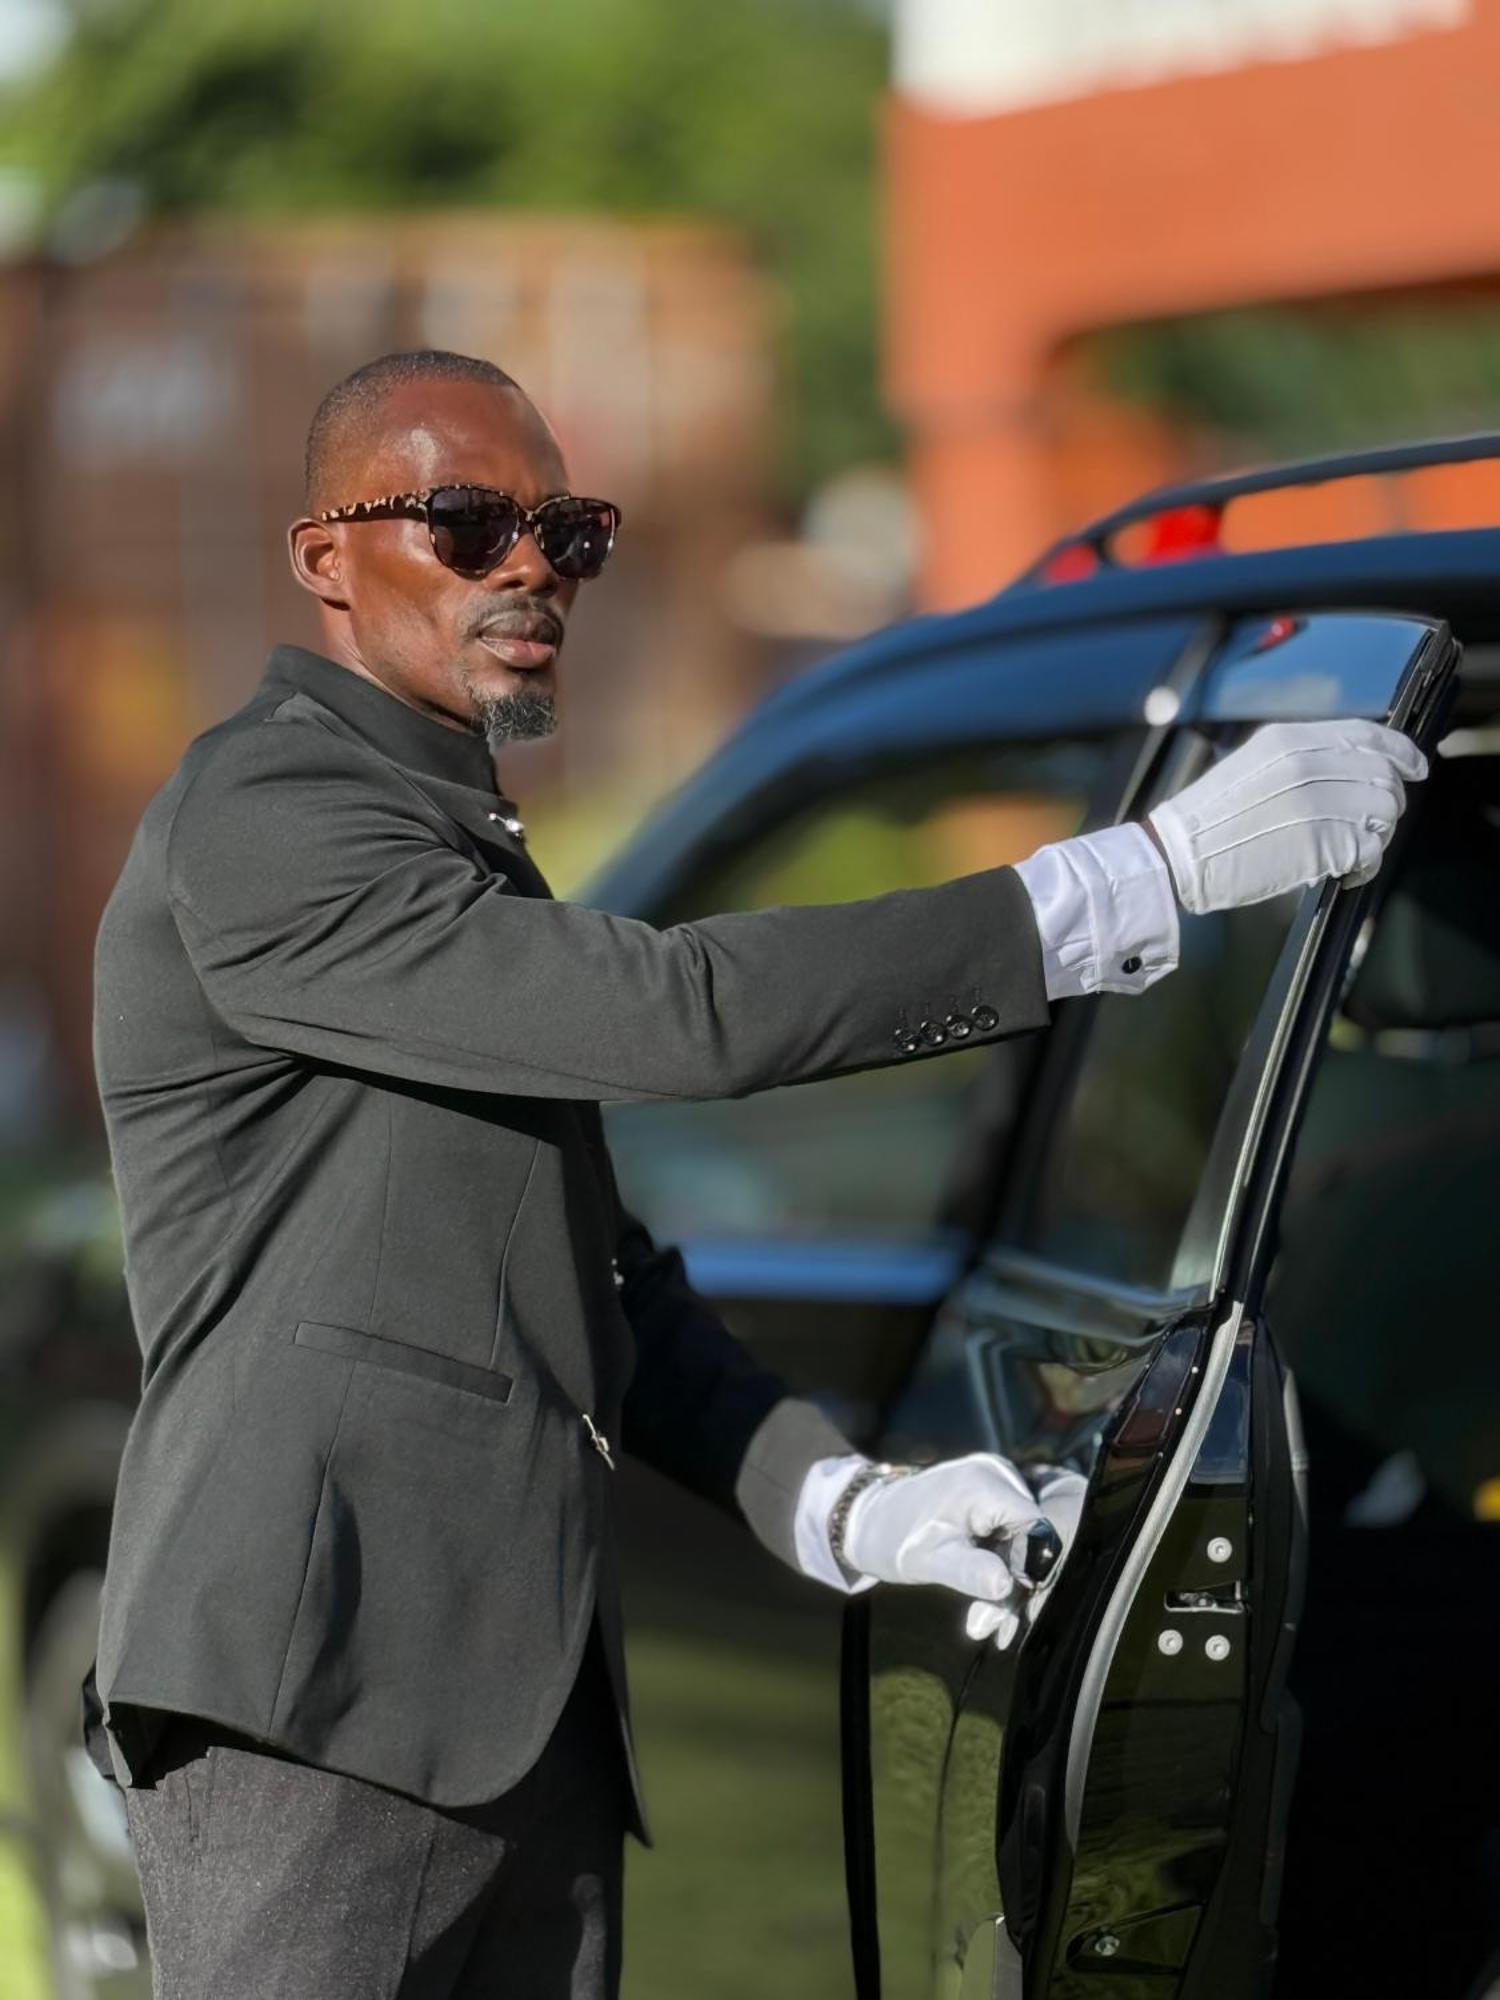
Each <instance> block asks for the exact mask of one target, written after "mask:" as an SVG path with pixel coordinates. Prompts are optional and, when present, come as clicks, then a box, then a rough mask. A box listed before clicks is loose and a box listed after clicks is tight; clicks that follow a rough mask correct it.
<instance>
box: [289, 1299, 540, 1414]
mask: <svg viewBox="0 0 1500 2000" xmlns="http://www.w3.org/2000/svg"><path fill="white" fill-rule="evenodd" d="M293 1338H294V1339H295V1341H296V1343H297V1345H298V1346H299V1347H315V1348H317V1349H318V1350H319V1352H320V1353H323V1354H335V1355H337V1356H338V1357H339V1358H340V1359H341V1360H343V1361H368V1362H370V1363H371V1364H372V1365H373V1366H374V1367H376V1368H389V1369H392V1370H393V1371H394V1372H395V1373H396V1374H398V1375H416V1376H418V1377H420V1378H421V1380H422V1381H424V1382H440V1383H442V1384H443V1386H444V1387H445V1388H449V1389H462V1390H463V1391H464V1392H465V1393H466V1394H467V1395H470V1396H483V1397H484V1398H486V1400H487V1401H489V1402H492V1403H508V1402H509V1401H510V1392H511V1390H512V1388H513V1387H514V1386H515V1384H514V1380H513V1378H512V1377H511V1376H509V1375H502V1374H501V1373H500V1372H499V1370H498V1369H495V1368H476V1367H475V1366H474V1364H473V1363H472V1362H471V1361H455V1360H454V1358H453V1357H452V1355H449V1354H435V1353H434V1352H433V1351H432V1349H431V1348H430V1347H412V1346H410V1345H409V1344H408V1343H407V1342H406V1341H404V1340H387V1339H386V1338H385V1336H384V1335H383V1334H378V1333H365V1332H364V1331H363V1330H362V1329H361V1328H359V1327H353V1326H329V1325H328V1324H326V1323H325V1322H324V1321H322V1320H315V1319H305V1320H302V1321H300V1322H299V1324H298V1327H297V1331H296V1334H295V1335H294V1336H293Z"/></svg>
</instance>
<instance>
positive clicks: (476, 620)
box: [464, 604, 563, 646]
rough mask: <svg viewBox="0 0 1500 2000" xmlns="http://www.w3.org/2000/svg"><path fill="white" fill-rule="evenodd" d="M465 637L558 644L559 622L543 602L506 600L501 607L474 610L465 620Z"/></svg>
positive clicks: (559, 642) (560, 628)
mask: <svg viewBox="0 0 1500 2000" xmlns="http://www.w3.org/2000/svg"><path fill="white" fill-rule="evenodd" d="M464 629H465V637H466V638H470V639H478V638H480V637H485V638H500V639H534V640H536V641H537V642H538V643H539V644H541V645H544V646H560V645H561V644H562V638H563V622H562V620H561V619H560V618H559V617H558V615H557V613H556V612H555V611H552V610H549V609H548V607H547V606H546V605H545V604H507V605H506V606H505V607H504V608H503V609H502V610H495V609H493V608H491V609H487V610H483V611H478V612H476V613H475V614H474V616H473V617H472V618H469V619H466V620H465V628H464Z"/></svg>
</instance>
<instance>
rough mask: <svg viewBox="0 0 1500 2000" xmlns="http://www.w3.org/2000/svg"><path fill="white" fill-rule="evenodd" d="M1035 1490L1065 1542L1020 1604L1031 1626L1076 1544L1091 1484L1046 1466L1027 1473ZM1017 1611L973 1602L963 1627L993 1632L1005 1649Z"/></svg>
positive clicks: (973, 1632) (976, 1633) (978, 1633)
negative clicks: (1011, 1623)
mask: <svg viewBox="0 0 1500 2000" xmlns="http://www.w3.org/2000/svg"><path fill="white" fill-rule="evenodd" d="M1026 1477H1027V1480H1028V1482H1029V1483H1030V1486H1031V1490H1032V1492H1033V1493H1034V1494H1035V1495H1036V1502H1037V1508H1038V1510H1039V1512H1041V1513H1043V1514H1045V1515H1046V1517H1047V1519H1048V1520H1049V1521H1050V1522H1051V1523H1052V1525H1053V1527H1054V1528H1056V1530H1057V1534H1058V1539H1059V1541H1061V1543H1062V1553H1061V1554H1060V1555H1059V1556H1058V1558H1057V1561H1056V1562H1055V1563H1054V1564H1053V1565H1052V1568H1051V1569H1050V1570H1049V1571H1048V1573H1047V1575H1046V1577H1045V1578H1044V1579H1043V1581H1042V1582H1041V1583H1038V1584H1036V1585H1034V1586H1033V1587H1032V1589H1031V1591H1030V1592H1029V1593H1028V1594H1027V1595H1026V1596H1025V1598H1024V1601H1023V1602H1022V1604H1021V1607H1020V1608H1021V1612H1022V1615H1023V1616H1024V1618H1025V1621H1026V1623H1027V1624H1028V1625H1030V1623H1031V1621H1032V1619H1033V1618H1035V1616H1036V1614H1037V1612H1038V1610H1039V1609H1040V1608H1041V1603H1042V1599H1043V1598H1044V1597H1045V1596H1046V1595H1047V1592H1048V1591H1049V1590H1050V1589H1051V1588H1052V1586H1053V1584H1054V1583H1056V1581H1057V1579H1058V1576H1059V1575H1060V1574H1061V1571H1062V1566H1063V1564H1064V1563H1065V1562H1066V1561H1067V1559H1068V1551H1069V1549H1071V1548H1072V1546H1073V1537H1074V1536H1075V1535H1076V1534H1077V1533H1078V1523H1079V1521H1080V1520H1081V1519H1082V1516H1083V1502H1084V1497H1085V1495H1086V1494H1087V1493H1088V1490H1089V1483H1088V1481H1087V1480H1086V1479H1084V1478H1083V1477H1082V1476H1081V1475H1080V1474H1078V1473H1076V1472H1068V1471H1066V1470H1064V1469H1063V1468H1061V1467H1059V1466H1052V1465H1048V1466H1043V1467H1041V1468H1040V1469H1039V1470H1037V1471H1035V1472H1032V1471H1028V1472H1027V1474H1026ZM1014 1616H1015V1614H1014V1612H1013V1611H1012V1610H1011V1608H1010V1607H1009V1606H1007V1605H1002V1604H971V1605H970V1606H969V1615H968V1617H967V1618H965V1620H964V1630H965V1631H966V1632H967V1633H968V1635H969V1637H970V1638H971V1639H987V1638H988V1637H989V1636H990V1634H991V1633H992V1632H993V1633H994V1635H995V1644H996V1645H997V1646H999V1647H1001V1648H1002V1649H1003V1648H1004V1647H1006V1646H1008V1645H1009V1644H1010V1642H1011V1639H1012V1637H1013V1636H1014V1629H1015V1628H1014V1626H1013V1625H1012V1626H1011V1628H1010V1630H1006V1628H1005V1623H1004V1621H1005V1620H1007V1619H1013V1618H1014Z"/></svg>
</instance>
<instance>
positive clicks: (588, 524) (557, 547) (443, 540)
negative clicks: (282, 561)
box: [316, 484, 620, 580]
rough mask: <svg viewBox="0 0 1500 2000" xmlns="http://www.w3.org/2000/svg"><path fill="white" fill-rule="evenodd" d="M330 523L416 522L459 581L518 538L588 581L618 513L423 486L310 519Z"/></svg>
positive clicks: (603, 507)
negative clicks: (528, 503) (527, 537)
mask: <svg viewBox="0 0 1500 2000" xmlns="http://www.w3.org/2000/svg"><path fill="white" fill-rule="evenodd" d="M316 518H317V519H318V520H319V521H321V522H323V523H324V524H325V525H326V524H332V523H333V522H336V521H422V522H424V523H425V524H426V527H427V539H428V541H429V542H431V544H432V552H433V554H434V555H435V556H436V557H437V559H438V561H439V562H440V563H442V564H443V565H444V567H445V568H447V569H451V570H456V571H457V572H458V573H459V574H460V575H461V576H483V575H485V574H486V573H487V572H488V571H489V570H492V569H493V568H494V567H495V565H496V563H498V562H503V561H504V560H505V558H506V557H507V556H508V555H509V554H510V552H511V550H512V549H513V548H514V547H515V545H516V543H517V542H518V541H519V540H520V539H521V537H522V535H524V534H530V535H532V536H534V537H535V540H536V545H537V547H538V548H539V549H540V550H541V552H542V554H543V555H544V556H545V557H546V559H547V561H548V563H549V564H550V565H551V566H552V568H553V569H554V570H556V572H557V574H558V575H559V576H563V577H568V578H570V579H572V578H577V579H580V580H587V579H588V578H589V577H595V576H597V575H598V574H599V572H600V570H601V569H603V567H604V565H605V563H606V561H607V560H608V558H609V553H610V551H611V549H613V547H614V545H615V536H616V534H617V533H618V532H619V527H620V510H619V508H618V507H617V506H615V504H614V502H613V501H612V500H586V499H582V498H580V497H578V496H576V495H574V494H571V493H561V494H558V495H556V496H555V497H554V498H553V499H551V500H544V501H543V502H542V503H541V505H540V506H539V507H523V506H522V505H521V503H520V501H519V500H517V499H516V498H515V497H514V495H513V494H510V493H502V492H500V491H499V489H498V488H496V487H493V486H455V485H452V484H449V485H444V486H425V487H422V488H420V489H419V490H418V491H417V492H415V493H384V494H382V495H381V496H380V498H379V499H376V500H354V501H351V502H349V504H348V505H347V506H343V507H326V508H324V509H323V511H322V512H321V513H320V514H318V515H317V517H316Z"/></svg>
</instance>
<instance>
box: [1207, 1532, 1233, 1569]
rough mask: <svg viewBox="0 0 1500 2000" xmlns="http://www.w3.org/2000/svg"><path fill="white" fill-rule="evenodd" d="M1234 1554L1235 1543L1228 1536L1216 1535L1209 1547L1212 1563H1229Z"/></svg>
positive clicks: (1209, 1557) (1209, 1556)
mask: <svg viewBox="0 0 1500 2000" xmlns="http://www.w3.org/2000/svg"><path fill="white" fill-rule="evenodd" d="M1233 1554H1234V1543H1233V1542H1232V1541H1230V1539H1229V1537H1228V1536H1227V1535H1215V1536H1214V1538H1213V1540H1212V1541H1211V1542H1210V1543H1209V1545H1208V1559H1209V1561H1210V1562H1211V1563H1227V1562H1228V1560H1229V1558H1230V1557H1231V1556H1232V1555H1233Z"/></svg>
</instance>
